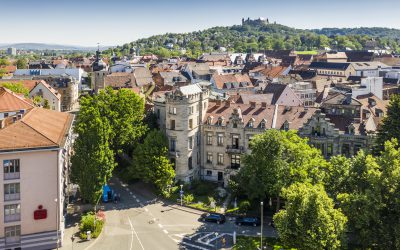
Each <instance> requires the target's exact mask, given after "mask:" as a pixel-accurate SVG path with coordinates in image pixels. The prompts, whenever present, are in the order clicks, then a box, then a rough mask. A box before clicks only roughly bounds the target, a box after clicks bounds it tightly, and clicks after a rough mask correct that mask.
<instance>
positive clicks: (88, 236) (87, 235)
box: [86, 231, 91, 240]
mask: <svg viewBox="0 0 400 250" xmlns="http://www.w3.org/2000/svg"><path fill="white" fill-rule="evenodd" d="M90 234H91V232H90V231H87V232H86V239H87V240H90Z"/></svg>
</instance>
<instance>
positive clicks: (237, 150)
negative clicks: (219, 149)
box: [226, 145, 244, 154]
mask: <svg viewBox="0 0 400 250" xmlns="http://www.w3.org/2000/svg"><path fill="white" fill-rule="evenodd" d="M226 153H228V154H242V153H244V147H243V146H238V145H227V146H226Z"/></svg>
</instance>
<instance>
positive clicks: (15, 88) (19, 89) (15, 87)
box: [1, 82, 29, 97]
mask: <svg viewBox="0 0 400 250" xmlns="http://www.w3.org/2000/svg"><path fill="white" fill-rule="evenodd" d="M1 85H2V86H3V87H5V88H7V89H9V90H11V91H12V92H14V93H17V94H22V95H24V96H25V97H28V96H29V89H28V88H27V87H25V86H24V85H23V84H22V82H17V83H13V82H5V83H2V84H1Z"/></svg>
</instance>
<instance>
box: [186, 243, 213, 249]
mask: <svg viewBox="0 0 400 250" xmlns="http://www.w3.org/2000/svg"><path fill="white" fill-rule="evenodd" d="M181 243H182V244H183V245H186V246H189V247H193V248H196V249H200V250H209V249H208V248H204V247H199V246H196V245H193V244H189V243H187V242H184V241H182V242H181Z"/></svg>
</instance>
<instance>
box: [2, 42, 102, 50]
mask: <svg viewBox="0 0 400 250" xmlns="http://www.w3.org/2000/svg"><path fill="white" fill-rule="evenodd" d="M10 47H13V48H17V49H24V50H77V51H94V50H96V49H97V47H84V46H75V45H60V44H46V43H14V44H0V49H7V48H10ZM107 48H109V46H107V47H101V49H107Z"/></svg>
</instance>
